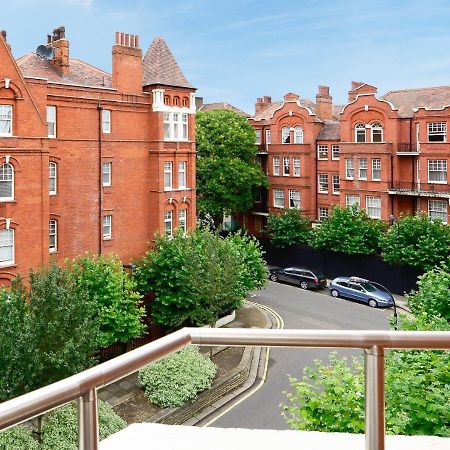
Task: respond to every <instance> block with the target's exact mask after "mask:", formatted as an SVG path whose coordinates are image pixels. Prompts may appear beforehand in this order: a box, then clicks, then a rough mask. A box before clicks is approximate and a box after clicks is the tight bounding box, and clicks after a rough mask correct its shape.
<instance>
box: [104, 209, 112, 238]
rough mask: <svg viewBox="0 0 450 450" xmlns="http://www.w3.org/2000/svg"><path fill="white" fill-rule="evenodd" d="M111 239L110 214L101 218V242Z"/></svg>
mask: <svg viewBox="0 0 450 450" xmlns="http://www.w3.org/2000/svg"><path fill="white" fill-rule="evenodd" d="M108 239H112V214H106V215H104V216H103V240H104V241H106V240H108Z"/></svg>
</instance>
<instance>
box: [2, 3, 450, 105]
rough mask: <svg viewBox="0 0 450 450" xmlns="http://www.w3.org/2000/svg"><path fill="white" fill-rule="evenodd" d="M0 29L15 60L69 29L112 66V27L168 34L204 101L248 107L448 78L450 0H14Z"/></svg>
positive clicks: (146, 35) (78, 52) (74, 41)
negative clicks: (356, 87)
mask: <svg viewBox="0 0 450 450" xmlns="http://www.w3.org/2000/svg"><path fill="white" fill-rule="evenodd" d="M1 3H2V6H1V15H0V29H6V30H7V32H8V41H9V43H10V44H11V45H12V49H13V53H14V55H15V57H19V56H22V55H23V54H25V53H28V52H31V51H34V50H35V49H36V47H37V46H38V45H39V44H42V43H46V36H47V34H51V32H52V30H53V29H54V28H56V27H58V26H60V25H64V26H65V27H66V37H67V38H68V39H69V41H70V54H71V57H73V58H79V59H82V60H84V61H86V62H88V63H90V64H92V65H94V66H97V67H99V68H101V69H103V70H106V71H108V72H111V46H112V45H113V41H114V33H115V32H116V31H122V32H125V33H130V34H137V35H139V36H140V43H141V47H142V49H143V51H144V52H145V51H146V50H147V48H148V46H149V45H150V43H151V41H152V39H153V38H154V37H155V36H163V37H164V38H165V40H166V41H167V43H168V45H169V47H170V48H171V50H172V52H173V54H174V55H175V57H176V59H177V61H178V63H179V64H180V67H181V69H182V70H183V72H184V74H185V76H186V78H187V79H188V80H189V81H190V82H191V83H192V84H193V85H194V86H195V87H196V88H197V89H198V92H197V95H199V96H203V97H204V99H205V102H208V103H209V102H217V101H226V102H229V103H231V104H233V105H235V106H237V107H239V108H241V109H243V110H245V111H247V112H249V113H253V112H254V103H255V100H256V98H257V97H261V96H263V95H270V96H272V99H273V100H274V101H275V100H281V99H282V96H283V95H284V94H286V93H287V92H295V93H297V94H299V95H300V96H301V97H302V98H305V97H306V98H310V99H311V100H314V99H315V94H316V92H317V86H318V85H319V84H324V85H327V86H330V89H331V94H332V95H333V102H334V103H336V104H343V103H345V102H346V98H347V92H348V90H349V88H350V83H351V81H352V80H356V81H364V82H367V83H369V84H373V85H375V86H377V87H378V92H379V93H380V94H384V93H386V92H387V91H389V90H394V89H404V88H413V87H425V86H442V85H449V84H450V52H449V49H450V2H449V1H448V0H428V1H427V2H424V1H423V0H420V1H419V0H410V1H407V0H371V1H364V0H358V1H354V0H334V1H329V0H320V1H316V0H297V1H294V0H284V1H282V2H278V1H274V0H258V1H256V0H228V1H219V0H218V1H213V0H166V1H156V0H155V1H153V0H134V1H133V0H131V1H129V0H128V1H123V0H111V1H106V0H58V1H56V0H54V1H50V0H14V1H9V2H6V1H2V2H1Z"/></svg>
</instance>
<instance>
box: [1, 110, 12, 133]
mask: <svg viewBox="0 0 450 450" xmlns="http://www.w3.org/2000/svg"><path fill="white" fill-rule="evenodd" d="M0 136H12V106H11V105H0Z"/></svg>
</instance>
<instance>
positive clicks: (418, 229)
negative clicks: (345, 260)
mask: <svg viewBox="0 0 450 450" xmlns="http://www.w3.org/2000/svg"><path fill="white" fill-rule="evenodd" d="M381 247H382V256H383V259H384V260H385V261H386V262H388V263H394V264H405V265H409V266H412V267H417V268H420V269H424V270H429V269H431V268H432V267H435V266H439V265H441V264H442V263H447V264H450V227H448V226H445V225H443V224H442V223H441V222H439V221H436V220H431V219H430V218H429V217H428V216H427V215H426V214H417V215H415V216H404V217H400V219H399V220H398V221H397V222H396V223H395V225H393V226H392V227H390V228H389V231H388V232H387V233H386V234H385V235H384V236H383V237H382V239H381ZM449 267H450V265H449Z"/></svg>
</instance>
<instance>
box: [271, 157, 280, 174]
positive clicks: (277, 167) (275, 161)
mask: <svg viewBox="0 0 450 450" xmlns="http://www.w3.org/2000/svg"><path fill="white" fill-rule="evenodd" d="M272 164H273V174H274V176H276V177H278V176H280V157H279V156H274V157H273V158H272Z"/></svg>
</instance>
